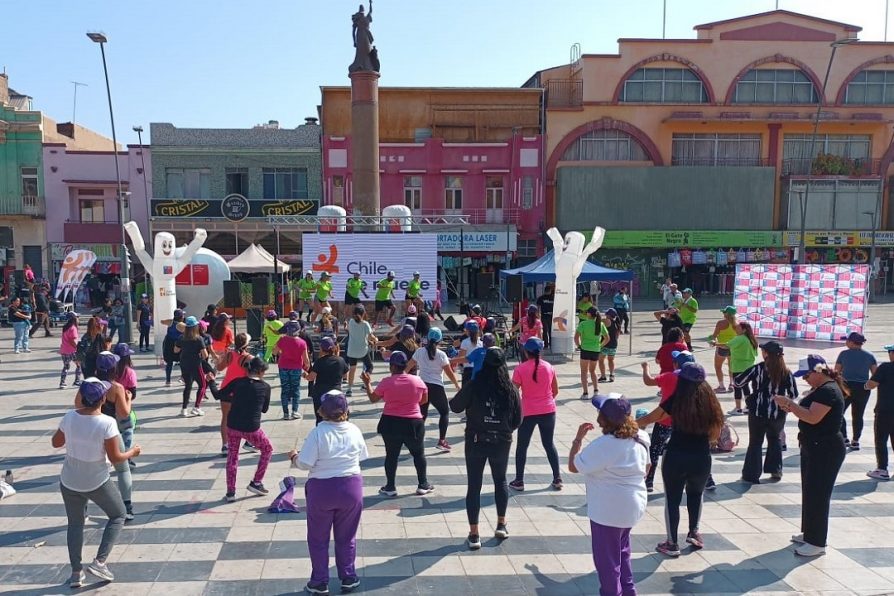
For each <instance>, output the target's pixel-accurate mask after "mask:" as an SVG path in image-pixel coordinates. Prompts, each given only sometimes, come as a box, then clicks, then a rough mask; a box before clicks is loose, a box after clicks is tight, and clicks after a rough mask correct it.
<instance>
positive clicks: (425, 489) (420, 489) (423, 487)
mask: <svg viewBox="0 0 894 596" xmlns="http://www.w3.org/2000/svg"><path fill="white" fill-rule="evenodd" d="M433 490H435V487H434V485H433V484H432V483H431V482H426V483H425V484H420V485H419V486H417V487H416V494H417V495H419V496H422V495H427V494H428V493H430V492H432V491H433Z"/></svg>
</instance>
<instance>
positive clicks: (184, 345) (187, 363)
mask: <svg viewBox="0 0 894 596" xmlns="http://www.w3.org/2000/svg"><path fill="white" fill-rule="evenodd" d="M175 345H176V346H177V347H178V348H180V366H181V367H183V368H184V369H188V370H189V369H192V368H195V367H198V366H199V361H200V360H201V358H200V357H199V353H200V352H201V351H202V350H204V349H205V340H203V339H202V338H201V337H197V338H195V339H186V338H183V337H181V338H180V339H178V340H177V343H176V344H175Z"/></svg>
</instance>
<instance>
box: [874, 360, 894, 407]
mask: <svg viewBox="0 0 894 596" xmlns="http://www.w3.org/2000/svg"><path fill="white" fill-rule="evenodd" d="M872 380H873V381H875V382H876V383H878V389H876V394H875V413H876V414H880V413H885V414H891V413H894V362H883V363H881V364H879V365H878V368H877V369H876V371H875V374H874V375H872Z"/></svg>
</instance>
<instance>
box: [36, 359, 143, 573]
mask: <svg viewBox="0 0 894 596" xmlns="http://www.w3.org/2000/svg"><path fill="white" fill-rule="evenodd" d="M111 387H112V385H111V383H108V382H106V381H100V380H99V379H97V378H96V377H89V378H87V379H84V382H83V383H81V386H80V388H79V390H78V394H77V396H76V397H75V409H74V410H70V411H69V412H68V413H67V414H65V416H63V417H62V420H61V422H60V423H59V428H58V429H57V430H56V433H55V434H54V435H53V438H52V441H51V443H52V445H53V447H54V448H56V449H58V448H60V447H63V446H64V447H65V460H64V462H63V464H62V473H61V477H60V479H59V480H60V486H61V490H62V500H63V501H64V502H65V514H66V516H67V517H68V533H67V542H68V559H69V562H70V563H71V579H70V580H69V586H70V587H72V588H80V587H81V586H82V585H84V582H85V581H86V577H85V575H84V571H83V569H84V568H83V565H82V563H81V550H82V549H83V546H84V521H85V518H86V515H87V503H88V502H90V501H93V502H94V503H95V504H96V505H98V506H99V508H100V509H102V510H103V513H105V514H106V515H107V516H108V518H109V521H108V523H107V524H106V527H105V530H104V531H103V533H102V540H101V542H100V544H99V550H98V551H97V553H96V558H94V559H93V562H92V563H90V564H89V565H87V571H89V572H90V573H91V574H92V575H95V576H96V577H98V578H100V579H102V580H105V581H113V580H114V579H115V576H114V575H113V574H112V572H111V571H110V570H109V568H108V566H107V565H106V561H107V560H108V557H109V555H110V554H111V552H112V547H114V546H115V542H116V541H117V540H118V534H120V532H121V528H122V527H124V517H125V514H126V509H125V507H124V501H123V500H122V499H121V493H119V492H118V489H117V488H116V487H115V485H114V484H112V480H111V478H109V467H108V464H107V463H106V461H107V459H108V461H111V462H112V463H113V464H121V463H124V464H125V467H126V462H127V460H128V459H130V458H132V457H137V456H139V455H140V452H141V449H140V446H139V445H134V447H133V448H131V449H128V450H127V451H124V452H122V451H121V443H120V436H119V432H118V425H117V424H116V423H115V421H114V420H113V419H112V418H109V417H108V416H103V415H102V412H101V411H100V409H101V408H102V405H103V403H104V402H105V397H106V394H107V393H108V391H109V389H111Z"/></svg>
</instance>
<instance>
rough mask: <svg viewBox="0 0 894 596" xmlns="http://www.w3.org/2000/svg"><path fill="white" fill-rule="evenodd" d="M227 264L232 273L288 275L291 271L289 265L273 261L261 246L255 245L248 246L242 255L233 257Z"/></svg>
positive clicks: (277, 260) (276, 260)
mask: <svg viewBox="0 0 894 596" xmlns="http://www.w3.org/2000/svg"><path fill="white" fill-rule="evenodd" d="M274 262H275V263H276V266H275V267H276V269H275V270H274ZM228 264H229V266H230V271H232V272H233V273H274V272H276V273H288V272H289V271H290V270H291V269H292V267H291V265H289V264H288V263H283V262H282V261H280V260H279V259H274V258H273V255H271V254H270V253H269V252H267V251H266V250H265V249H264V247H263V246H259V245H257V244H250V245H249V246H248V248H246V249H245V250H244V251H242V254H240V255H239V256H237V257H234V258H233V259H232V260H231V261H230V262H229V263H228Z"/></svg>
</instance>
